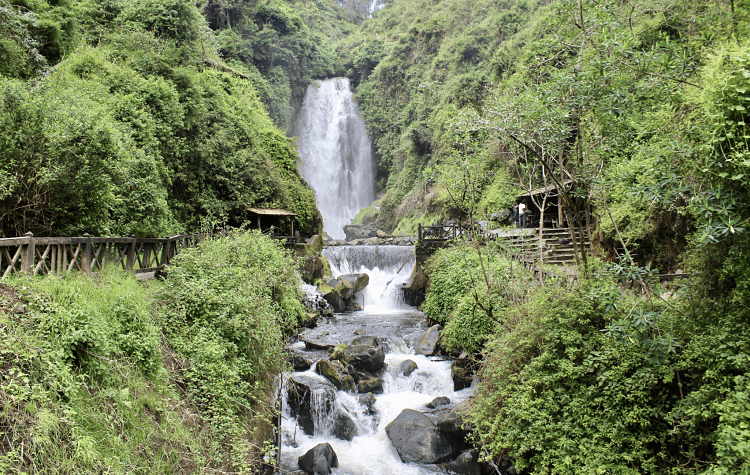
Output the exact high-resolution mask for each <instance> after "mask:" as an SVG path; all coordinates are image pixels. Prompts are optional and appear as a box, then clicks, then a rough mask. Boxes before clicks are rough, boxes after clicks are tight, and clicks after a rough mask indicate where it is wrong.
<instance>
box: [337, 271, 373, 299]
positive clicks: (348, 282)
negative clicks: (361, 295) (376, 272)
mask: <svg viewBox="0 0 750 475" xmlns="http://www.w3.org/2000/svg"><path fill="white" fill-rule="evenodd" d="M336 279H337V280H338V281H340V282H342V283H344V285H345V286H346V287H348V288H350V289H352V294H354V292H359V291H360V290H364V289H365V287H367V284H369V283H370V276H369V275H367V274H343V275H340V276H338V277H336ZM341 296H342V297H344V295H343V294H342V295H341ZM344 298H348V297H344Z"/></svg>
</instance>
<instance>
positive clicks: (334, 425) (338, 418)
mask: <svg viewBox="0 0 750 475" xmlns="http://www.w3.org/2000/svg"><path fill="white" fill-rule="evenodd" d="M331 434H333V436H334V437H336V438H337V439H341V440H352V439H353V438H354V436H355V435H357V424H355V423H354V419H353V418H352V416H350V415H349V414H348V413H347V412H346V411H342V410H341V409H336V411H335V412H334V413H333V417H331Z"/></svg>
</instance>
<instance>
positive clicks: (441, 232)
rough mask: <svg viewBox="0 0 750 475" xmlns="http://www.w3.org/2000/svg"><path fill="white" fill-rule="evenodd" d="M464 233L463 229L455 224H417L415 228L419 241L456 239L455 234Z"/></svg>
mask: <svg viewBox="0 0 750 475" xmlns="http://www.w3.org/2000/svg"><path fill="white" fill-rule="evenodd" d="M463 233H464V229H462V228H460V227H459V226H456V225H455V224H446V225H437V226H422V225H421V224H420V225H419V228H418V229H417V240H419V241H447V240H449V239H456V236H460V235H461V234H463Z"/></svg>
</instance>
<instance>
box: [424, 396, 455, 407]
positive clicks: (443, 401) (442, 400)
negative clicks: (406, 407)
mask: <svg viewBox="0 0 750 475" xmlns="http://www.w3.org/2000/svg"><path fill="white" fill-rule="evenodd" d="M450 403H451V400H450V399H449V398H447V397H445V396H438V397H436V398H435V399H433V400H432V401H430V402H428V403H427V404H426V407H428V408H430V409H435V408H436V407H440V406H447V405H448V404H450Z"/></svg>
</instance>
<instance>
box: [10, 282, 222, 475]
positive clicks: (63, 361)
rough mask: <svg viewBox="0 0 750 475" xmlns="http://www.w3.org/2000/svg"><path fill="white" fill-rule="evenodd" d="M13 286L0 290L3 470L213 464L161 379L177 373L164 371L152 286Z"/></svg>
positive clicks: (185, 406) (185, 405) (210, 443)
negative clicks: (154, 316) (22, 308)
mask: <svg viewBox="0 0 750 475" xmlns="http://www.w3.org/2000/svg"><path fill="white" fill-rule="evenodd" d="M10 283H11V284H12V286H11V285H6V284H0V334H2V335H3V337H2V338H0V374H2V375H3V378H2V380H0V432H1V433H2V440H3V441H2V443H0V473H8V474H11V473H38V474H49V475H57V474H74V473H80V474H95V473H106V472H110V473H126V472H136V473H151V472H156V473H164V474H172V473H184V472H183V469H184V467H189V466H192V467H195V468H199V467H202V466H205V465H211V466H215V465H216V464H215V463H214V457H215V455H214V453H215V452H216V451H217V450H218V449H219V446H218V443H217V442H216V441H214V440H212V439H211V435H210V431H207V430H205V426H204V424H203V422H202V420H201V418H200V416H199V415H197V414H196V409H195V408H194V407H192V406H191V404H190V403H189V401H187V400H185V399H183V398H181V397H180V396H179V395H178V394H177V393H176V392H175V389H176V387H175V386H174V385H173V384H172V383H170V379H171V378H179V375H177V374H174V373H169V372H168V370H167V369H166V368H165V365H164V363H163V361H164V360H163V357H162V348H161V343H162V340H161V336H160V332H159V328H158V327H157V326H156V325H155V324H154V320H153V318H152V315H151V304H152V296H153V295H152V293H151V292H150V289H149V286H146V285H143V284H141V283H139V282H137V281H136V279H135V277H134V276H132V275H131V274H124V273H107V274H105V275H101V276H99V277H84V276H75V275H72V276H66V277H63V278H60V277H45V278H34V279H28V278H16V279H11V280H10ZM19 305H22V306H24V307H25V310H26V311H25V313H21V314H18V313H16V312H15V310H16V309H18V308H19ZM165 354H169V352H168V351H166V352H165Z"/></svg>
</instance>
